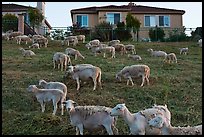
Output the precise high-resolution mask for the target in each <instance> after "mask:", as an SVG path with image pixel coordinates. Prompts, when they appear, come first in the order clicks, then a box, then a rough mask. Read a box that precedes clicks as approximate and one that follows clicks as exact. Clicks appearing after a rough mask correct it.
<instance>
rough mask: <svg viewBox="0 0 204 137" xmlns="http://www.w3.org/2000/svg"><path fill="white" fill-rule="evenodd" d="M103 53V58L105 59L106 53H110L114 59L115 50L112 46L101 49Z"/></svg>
mask: <svg viewBox="0 0 204 137" xmlns="http://www.w3.org/2000/svg"><path fill="white" fill-rule="evenodd" d="M100 51H102V52H103V57H104V58H105V57H106V53H108V52H109V53H111V58H115V48H114V47H112V46H108V47H102V48H101V50H100Z"/></svg>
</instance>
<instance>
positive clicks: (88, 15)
mask: <svg viewBox="0 0 204 137" xmlns="http://www.w3.org/2000/svg"><path fill="white" fill-rule="evenodd" d="M77 16H87V26H84V25H83V22H82V26H81V27H89V14H76V22H77ZM82 21H83V19H82Z"/></svg>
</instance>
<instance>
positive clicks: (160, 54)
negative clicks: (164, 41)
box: [147, 48, 167, 60]
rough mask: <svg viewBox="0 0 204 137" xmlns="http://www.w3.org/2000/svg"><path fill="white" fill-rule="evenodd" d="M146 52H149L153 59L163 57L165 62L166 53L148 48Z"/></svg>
mask: <svg viewBox="0 0 204 137" xmlns="http://www.w3.org/2000/svg"><path fill="white" fill-rule="evenodd" d="M147 51H149V52H150V53H151V56H154V57H164V60H165V58H166V56H167V53H166V52H164V51H161V50H159V51H153V49H151V48H150V49H148V50H147Z"/></svg>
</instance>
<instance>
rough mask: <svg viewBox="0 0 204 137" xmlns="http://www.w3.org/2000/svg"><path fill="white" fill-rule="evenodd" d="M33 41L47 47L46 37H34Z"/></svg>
mask: <svg viewBox="0 0 204 137" xmlns="http://www.w3.org/2000/svg"><path fill="white" fill-rule="evenodd" d="M33 43H38V44H39V45H40V47H42V46H45V47H47V45H48V39H47V38H45V37H41V38H36V39H35V40H34V42H33Z"/></svg>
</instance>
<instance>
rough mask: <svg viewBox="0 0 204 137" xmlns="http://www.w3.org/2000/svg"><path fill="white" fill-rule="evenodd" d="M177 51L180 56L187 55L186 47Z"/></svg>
mask: <svg viewBox="0 0 204 137" xmlns="http://www.w3.org/2000/svg"><path fill="white" fill-rule="evenodd" d="M179 50H180V55H181V54H185V55H187V53H188V47H186V48H179Z"/></svg>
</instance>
